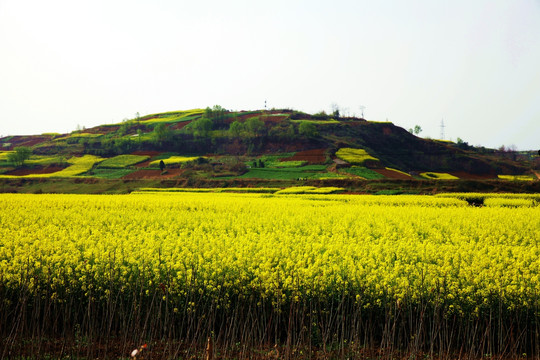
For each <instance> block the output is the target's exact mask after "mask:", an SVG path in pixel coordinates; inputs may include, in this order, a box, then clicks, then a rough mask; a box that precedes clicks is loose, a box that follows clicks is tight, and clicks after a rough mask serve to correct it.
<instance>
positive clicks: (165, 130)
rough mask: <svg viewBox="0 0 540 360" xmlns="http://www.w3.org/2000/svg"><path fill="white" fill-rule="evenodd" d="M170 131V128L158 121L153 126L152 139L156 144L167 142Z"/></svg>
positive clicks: (170, 134)
mask: <svg viewBox="0 0 540 360" xmlns="http://www.w3.org/2000/svg"><path fill="white" fill-rule="evenodd" d="M171 136H172V132H171V129H169V127H168V126H167V125H165V124H164V123H159V124H157V125H156V127H155V128H154V140H155V141H156V142H157V143H158V144H162V143H164V142H167V141H169V140H170V139H171Z"/></svg>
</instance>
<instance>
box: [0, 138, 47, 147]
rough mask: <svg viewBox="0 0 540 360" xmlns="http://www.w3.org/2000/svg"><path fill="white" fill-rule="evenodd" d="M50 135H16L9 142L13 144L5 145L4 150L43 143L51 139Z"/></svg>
mask: <svg viewBox="0 0 540 360" xmlns="http://www.w3.org/2000/svg"><path fill="white" fill-rule="evenodd" d="M49 140H50V137H49V136H14V137H13V138H11V140H10V141H8V143H10V144H11V146H9V147H8V146H6V147H3V148H2V150H12V149H13V148H15V147H18V146H29V147H30V146H34V145H37V144H41V143H43V142H45V141H49Z"/></svg>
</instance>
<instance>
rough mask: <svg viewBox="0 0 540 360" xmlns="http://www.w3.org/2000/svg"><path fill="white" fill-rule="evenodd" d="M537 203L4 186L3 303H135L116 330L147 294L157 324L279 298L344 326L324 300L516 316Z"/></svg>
mask: <svg viewBox="0 0 540 360" xmlns="http://www.w3.org/2000/svg"><path fill="white" fill-rule="evenodd" d="M515 205H519V204H515ZM527 205H528V206H514V207H501V206H494V207H482V208H478V207H470V206H467V203H466V201H464V200H460V199H456V198H445V197H439V198H437V197H428V196H412V195H411V196H351V195H315V194H313V195H312V194H310V195H287V196H285V195H279V196H273V195H270V194H230V193H201V192H199V193H182V192H176V193H163V194H158V193H146V194H145V193H139V194H133V195H99V196H96V195H17V194H2V195H0V221H1V223H2V226H1V227H0V238H1V239H2V241H1V243H0V295H2V296H3V297H4V305H3V306H2V307H1V308H0V312H5V313H4V315H3V318H6V317H9V315H6V314H10V312H9V311H11V310H10V309H13V308H12V307H10V306H11V305H9V306H8V305H6V304H8V303H9V304H16V303H17V301H18V300H17V299H19V298H21V295H20V294H26V295H25V296H28V298H29V299H32V298H35V299H41V300H39V301H38V302H36V301H37V300H34V304H40V305H39V306H51V305H41V304H42V302H43V304H57V305H55V307H53V309H58V308H60V309H63V310H62V311H64V312H63V313H62V314H65V315H62V316H63V318H65V319H71V314H72V312H74V313H75V315H73V318H74V319H76V318H77V316H80V317H81V318H82V319H84V318H85V317H84V316H86V315H84V314H87V312H88V311H90V310H88V309H90V308H91V307H90V305H88V304H102V305H100V306H102V307H103V309H110V307H111V306H112V305H114V304H115V303H114V302H113V301H114V299H124V300H122V301H124V302H123V303H121V304H127V305H123V306H125V307H124V308H121V309H123V310H122V311H120V310H117V313H116V312H112V313H110V312H106V311H105V310H103V311H105V312H104V314H108V315H107V316H110V319H117V320H114V321H113V320H110V321H111V324H117V327H118V328H121V327H122V326H121V324H122V320H118V319H119V318H120V319H122V316H128V315H126V314H129V312H130V311H139V312H141V313H142V310H141V306H143V305H144V304H146V305H144V306H147V308H146V309H147V310H148V311H149V313H148V314H150V313H152V314H154V315H152V319H155V320H153V321H169V320H163V319H168V316H170V317H171V319H176V320H174V321H180V322H181V321H184V320H181V319H191V318H190V316H195V314H196V319H197V320H190V321H196V322H197V321H202V320H201V319H206V320H205V321H208V324H209V325H208V327H209V328H210V327H211V326H213V325H212V324H215V323H216V322H218V320H219V319H222V318H221V317H220V316H221V315H217V314H218V313H217V311H224V312H225V313H226V314H229V315H227V316H231V317H232V316H233V315H231V314H238V312H239V311H240V313H242V311H241V310H239V309H243V308H244V307H243V306H247V307H249V306H253V307H255V308H257V309H259V310H257V311H259V312H260V311H263V310H261V309H266V306H268V309H273V310H271V311H274V312H275V313H274V314H277V315H275V316H278V315H279V314H287V311H289V315H288V316H292V315H291V314H293V309H295V314H296V312H298V313H301V310H299V309H302V306H307V305H305V304H309V306H311V307H313V306H315V305H316V306H318V307H320V311H321V312H318V313H310V314H312V315H309V316H313V317H314V318H313V319H315V316H320V317H319V318H317V319H319V320H312V321H315V325H317V328H318V329H319V328H320V329H323V330H324V329H326V328H325V327H324V326H328V329H334V327H336V326H337V325H335V324H334V325H333V323H329V324H328V325H325V323H324V321H323V320H324V319H325V317H324V316H325V315H324V314H325V311H337V312H339V311H343V312H345V311H353V313H354V314H358V312H359V311H360V312H362V311H363V312H364V314H365V313H366V312H368V314H372V315H370V316H372V317H373V318H374V319H376V318H377V316H383V315H384V312H383V313H382V314H383V315H380V314H381V313H380V312H379V310H377V309H388V311H398V310H399V311H400V312H401V311H403V312H405V311H409V313H410V314H416V315H418V314H421V316H429V317H430V318H429V319H430V321H433V324H435V323H436V322H437V324H438V322H440V321H449V320H444V319H451V317H450V316H458V317H459V318H463V319H480V320H478V321H479V322H480V323H481V324H484V323H485V322H484V321H483V320H481V319H484V318H485V317H486V316H491V314H495V313H496V314H499V315H498V316H501V319H502V320H501V321H503V320H504V321H507V319H505V318H503V315H502V314H504V313H507V312H515V311H533V312H536V311H538V309H539V296H540V287H539V285H538V284H539V283H540V248H539V245H538V241H539V240H540V206H531V205H532V204H531V203H527ZM44 299H45V300H44ZM145 299H146V300H145ZM156 299H158V301H159V303H160V304H163V305H159V306H160V307H159V308H156V306H157V305H156V304H157V303H155V301H156ZM6 301H7V303H6ZM116 301H118V300H116ZM28 302H29V303H32V302H31V301H30V300H28ZM74 304H75V305H74ZM84 304H86V305H84ZM141 304H143V305H141ZM242 304H244V305H242ZM246 304H247V305H246ZM250 304H251V305H250ZM294 304H298V305H294ZM302 304H304V305H302ZM339 304H343V305H339ZM345 304H348V305H347V306H345ZM36 306H38V305H34V307H36ZM62 306H64V308H62ZM77 306H80V308H79V307H77ZM115 306H118V305H115ZM284 307H286V308H287V309H289V310H287V311H285V313H283V312H282V311H284V310H282V309H283V308H284ZM423 307H429V309H432V310H431V312H430V313H429V314H431V315H425V313H424V312H422V310H421V309H423ZM116 308H117V307H115V309H116ZM44 309H45V308H44ZM126 309H127V310H126ZM129 309H132V310H129ZM156 309H157V310H156ZM313 309H315V308H313ZM317 309H318V308H317ZM325 309H326V310H325ZM354 309H356V310H354ZM392 309H394V310H392ZM402 309H408V310H402ZM128 310H129V311H128ZM107 311H109V310H107ZM227 311H229V312H227ZM265 311H266V310H265ZM269 311H270V310H269ZM312 311H315V310H312ZM317 311H319V310H317ZM439 311H440V312H441V313H440V315H433V314H439ZM154 312H155V313H154ZM77 314H81V315H77ZM163 314H166V315H163ZM190 314H192V315H190ZM212 314H214V315H212ZM261 314H264V312H263V313H261ZM302 314H303V313H302ZM316 314H319V315H316ZM378 314H379V315H378ZM141 316H142V315H141ZM145 316H150V315H145ZM211 316H214V317H211ZM223 316H225V315H223ZM238 316H240V315H234V319H236V321H248V320H241V319H243V318H241V316H240V317H238ZM261 316H263V315H261ZM279 316H284V315H279ZM299 316H300V315H299ZM302 316H306V315H302ZM357 316H358V315H357ZM364 316H366V315H364ZM385 316H386V315H385ZM393 316H394V315H393ZM395 316H397V318H399V316H400V315H399V313H397V315H395ZM395 316H394V317H392V318H395ZM494 316H495V315H494ZM403 317H405V318H406V316H405V315H403ZM132 318H133V317H132V316H131V315H130V317H129V319H132ZM299 318H300V317H299ZM107 319H108V318H107ZM211 319H212V320H211ZM265 319H266V320H265ZM268 319H269V318H265V317H263V318H260V320H257V321H261V322H262V324H264V321H270V320H268ZM277 319H278V320H279V319H281V318H280V317H278V318H277ZM344 319H345V318H344ZM351 319H354V316H352V313H351ZM360 319H362V318H360ZM364 319H365V318H364ZM278 320H276V321H278ZM66 321H68V320H66ZM107 321H109V320H107ZM170 321H173V320H170ZM185 321H188V320H185ZM229 321H231V320H229ZM252 321H254V320H252ZM279 321H286V320H279ZM298 321H299V320H298ZM343 321H345V320H343ZM351 321H352V320H351ZM365 321H367V320H365ZM396 321H397V320H396ZM403 321H405V320H403ZM407 321H408V320H407ZM426 321H427V320H426ZM454 321H455V320H454ZM463 321H465V320H463ZM508 321H510V322H512V321H513V320H512V318H510V320H508ZM187 323H189V321H188V322H187ZM194 323H195V322H194ZM88 324H92V323H88ZM159 324H161V325H159V326H162V327H163V326H164V325H163V324H162V323H159ZM257 324H259V322H257ZM315 325H313V326H315ZM66 326H67V325H66ZM87 326H90V325H87ZM156 326H157V325H156ZM186 326H187V325H186ZM190 326H194V325H190ZM253 326H255V325H253ZM258 326H261V327H262V328H263V329H264V325H258ZM366 326H367V325H366ZM112 328H115V327H114V326H113V327H112ZM466 329H469V328H466ZM323 330H320V331H323ZM88 331H89V330H88ZM208 331H210V330H208ZM212 331H214V330H212ZM215 331H218V330H215ZM318 331H319V330H318ZM329 331H330V330H329ZM336 331H338V330H336ZM467 331H469V330H467ZM467 331H463V332H461V333H459V334H458V335H455V334H454V335H452V336H463V337H466V336H469V335H468V334H469V333H467ZM470 331H472V330H470ZM189 334H191V333H189ZM197 334H199V333H197ZM186 336H187V335H186ZM193 336H195V335H193ZM201 336H202V335H201ZM254 336H255V335H254ZM276 336H277V335H276ZM321 341H323V340H321ZM324 341H326V340H324ZM328 341H329V340H328Z"/></svg>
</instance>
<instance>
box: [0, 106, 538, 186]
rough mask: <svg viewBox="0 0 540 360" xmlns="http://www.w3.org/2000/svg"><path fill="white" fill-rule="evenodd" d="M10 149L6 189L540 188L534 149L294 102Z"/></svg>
mask: <svg viewBox="0 0 540 360" xmlns="http://www.w3.org/2000/svg"><path fill="white" fill-rule="evenodd" d="M21 148H28V149H29V150H30V153H31V155H30V157H29V158H28V159H25V160H23V161H22V162H19V163H17V162H16V161H14V154H16V150H17V149H19V150H20V149H21ZM0 149H1V151H0V178H1V179H0V180H1V181H2V184H3V185H2V188H1V189H0V190H3V191H13V189H16V188H21V187H24V186H25V185H24V184H26V185H28V184H33V186H34V188H33V190H36V189H37V190H39V186H37V185H36V182H37V181H38V180H39V183H40V184H42V187H43V188H44V189H45V191H55V190H51V188H50V186H49V187H47V186H45V185H43V184H46V183H54V182H58V181H60V180H62V179H64V180H66V179H68V180H69V179H71V180H73V181H75V180H77V181H75V182H76V183H78V184H80V183H81V182H82V183H85V184H92V183H94V184H95V183H99V182H100V181H101V180H107V181H112V182H114V181H115V180H116V182H118V180H121V181H122V182H123V183H127V182H137V181H138V182H141V181H143V182H144V181H154V182H155V181H159V182H163V181H168V182H169V183H168V184H169V185H170V184H171V183H172V184H173V186H193V185H197V186H216V184H218V185H219V186H229V185H231V184H239V186H256V185H257V184H264V183H268V182H272V183H274V184H275V185H277V186H287V185H290V184H297V183H313V182H319V183H320V182H340V181H341V182H343V183H346V184H352V185H350V186H349V187H350V190H351V191H355V190H361V189H359V188H360V187H366V184H365V182H378V183H381V182H383V183H385V184H390V185H386V187H389V188H394V187H395V186H396V184H393V183H391V181H392V180H395V181H398V180H399V181H406V182H407V181H408V182H410V183H407V185H406V186H405V188H422V189H424V188H430V187H431V188H433V187H440V184H443V182H445V181H446V182H447V181H450V180H453V181H456V180H467V181H476V182H483V185H478V184H476V185H474V186H476V187H478V186H480V187H483V188H486V189H488V190H489V188H490V187H491V188H492V190H493V191H497V190H500V189H501V188H506V187H509V185H508V184H502V182H505V181H507V182H508V181H511V182H512V183H515V182H516V180H518V181H517V183H518V184H515V186H514V187H517V188H519V189H521V190H522V191H531V189H532V190H534V189H535V186H537V184H536V183H538V181H535V180H537V175H536V173H535V171H534V170H535V169H538V168H540V166H539V165H540V162H539V158H538V155H537V154H533V153H532V152H531V153H512V152H504V153H501V152H499V151H496V150H493V149H485V148H477V147H472V146H469V145H468V144H467V143H464V142H460V143H459V144H456V143H452V142H448V141H446V142H445V141H437V140H430V139H423V138H420V137H417V136H414V135H413V134H411V133H409V132H408V131H406V130H404V129H403V128H400V127H398V126H395V125H394V124H392V123H389V122H373V121H367V120H365V119H359V118H350V117H347V118H344V117H336V116H330V115H327V114H324V113H319V114H313V115H312V114H306V113H302V112H297V111H292V110H270V111H250V112H246V111H241V112H233V111H228V110H225V109H223V108H221V107H219V106H215V107H214V108H212V109H210V108H207V109H205V110H203V109H195V110H189V111H173V112H167V113H160V114H151V115H146V116H143V117H137V118H134V119H131V120H126V121H123V122H121V123H118V124H111V125H101V126H97V127H93V128H89V129H82V130H78V131H74V132H72V133H69V134H42V135H35V136H9V137H4V138H0ZM161 161H163V163H161V167H160V162H161ZM163 166H164V167H163ZM21 180H25V181H24V182H23V185H21V184H20V181H21ZM17 181H18V182H17ZM434 181H436V182H437V183H436V184H435V185H429V184H432V183H433V182H434ZM486 181H491V182H492V183H488V184H489V186H488V185H486V183H485V182H486ZM355 182H356V183H357V185H354V184H355ZM424 182H428V183H429V184H428V185H426V184H425V183H424ZM13 184H16V185H13ZM17 184H19V185H17ZM49 185H50V184H49ZM372 185H373V184H372ZM115 186H116V187H117V186H118V184H115V185H114V186H113V188H114V187H115ZM399 186H400V187H402V186H401V185H399ZM382 187H383V188H384V187H385V185H383V186H382ZM460 187H463V184H460ZM510 188H512V186H510ZM105 190H106V191H110V189H109V188H108V187H107V189H105ZM124 190H125V189H124ZM95 191H99V189H98V190H95ZM119 191H120V192H121V191H122V190H119ZM422 191H425V190H422Z"/></svg>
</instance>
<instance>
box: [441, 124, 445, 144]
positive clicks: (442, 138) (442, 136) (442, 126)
mask: <svg viewBox="0 0 540 360" xmlns="http://www.w3.org/2000/svg"><path fill="white" fill-rule="evenodd" d="M444 128H445V126H444V119H441V140H444Z"/></svg>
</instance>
